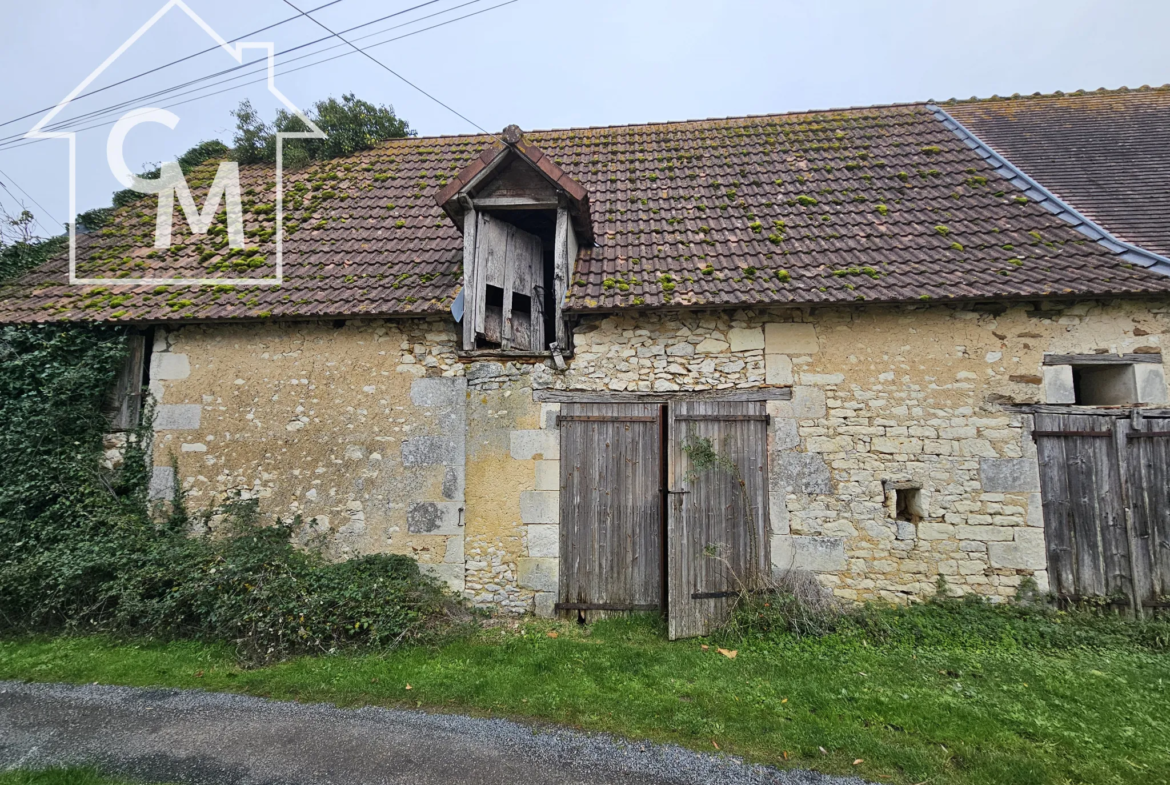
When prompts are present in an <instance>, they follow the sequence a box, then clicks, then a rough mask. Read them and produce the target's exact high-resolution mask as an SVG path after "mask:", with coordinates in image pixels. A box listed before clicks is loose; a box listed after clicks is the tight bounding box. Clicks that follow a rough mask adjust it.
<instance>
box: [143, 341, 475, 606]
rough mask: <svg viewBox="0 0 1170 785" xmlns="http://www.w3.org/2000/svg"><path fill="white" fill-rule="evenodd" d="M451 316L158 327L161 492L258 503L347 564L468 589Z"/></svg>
mask: <svg viewBox="0 0 1170 785" xmlns="http://www.w3.org/2000/svg"><path fill="white" fill-rule="evenodd" d="M454 346H455V334H454V330H453V326H452V325H450V324H448V323H447V321H445V320H433V321H425V320H404V321H399V322H392V323H386V322H380V321H379V322H374V321H369V322H352V321H351V322H348V323H345V324H344V325H343V326H334V324H333V323H330V322H313V323H296V324H288V323H286V324H259V325H257V324H247V325H244V324H239V325H227V324H225V325H192V326H186V327H182V328H179V329H176V330H172V331H163V330H162V329H159V330H157V331H156V337H155V341H154V346H153V351H152V355H151V363H150V365H151V368H150V378H151V392H152V393H153V395H154V397H155V399H156V401H157V402H158V409H157V413H156V418H155V423H154V428H155V432H156V433H155V440H154V463H155V469H154V476H153V481H152V483H151V495H152V497H154V498H156V499H168V498H170V497H171V495H172V490H173V488H174V483H175V481H176V477H175V475H174V471H173V469H172V462H175V463H177V465H178V478H177V479H178V481H179V482H180V483H181V486H182V489H183V491H184V493H185V494H186V499H187V503H188V504H189V506H190V508H191V509H192V510H200V509H212V508H214V507H216V506H217V505H221V504H222V503H223V502H225V501H227V500H230V499H232V498H245V499H247V498H256V499H259V500H260V503H261V508H262V510H263V511H264V513H265V514H267V515H270V516H283V517H285V518H289V517H292V516H296V515H300V516H302V517H303V518H304V520H305V525H304V527H303V528H302V530H301V532H300V534H301V536H303V537H306V538H307V537H308V536H310V535H312V534H323V535H325V537H326V541H327V542H328V543H329V548H330V550H331V551H332V552H333V553H334V555H336V556H338V557H346V556H350V555H354V554H363V553H376V552H391V553H404V554H409V555H411V556H414V557H416V558H417V559H418V560H419V562H420V563H421V564H423V565H424V567H425V568H426V569H428V570H429V571H431V572H433V573H435V574H437V575H440V576H441V577H443V578H444V579H446V580H447V581H448V582H449V583H450V584H451V586H452V587H454V588H456V589H458V590H462V588H463V532H464V492H465V466H466V462H465V458H464V454H465V450H466V445H465V441H466V436H467V427H466V421H467V412H466V410H467V394H466V386H467V381H466V379H464V378H463V366H462V365H461V364H460V363H459V362H457V360H456V359H455V356H454Z"/></svg>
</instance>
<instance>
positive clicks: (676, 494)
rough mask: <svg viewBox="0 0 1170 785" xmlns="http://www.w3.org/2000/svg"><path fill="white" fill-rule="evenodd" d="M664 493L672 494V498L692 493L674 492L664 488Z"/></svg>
mask: <svg viewBox="0 0 1170 785" xmlns="http://www.w3.org/2000/svg"><path fill="white" fill-rule="evenodd" d="M662 492H663V493H667V494H670V495H671V496H683V495H685V494H688V493H690V491H672V490H671V489H670V488H663V489H662Z"/></svg>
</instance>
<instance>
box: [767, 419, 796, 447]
mask: <svg viewBox="0 0 1170 785" xmlns="http://www.w3.org/2000/svg"><path fill="white" fill-rule="evenodd" d="M799 446H800V433H799V431H798V430H797V427H796V420H772V449H773V450H791V449H792V448H793V447H799Z"/></svg>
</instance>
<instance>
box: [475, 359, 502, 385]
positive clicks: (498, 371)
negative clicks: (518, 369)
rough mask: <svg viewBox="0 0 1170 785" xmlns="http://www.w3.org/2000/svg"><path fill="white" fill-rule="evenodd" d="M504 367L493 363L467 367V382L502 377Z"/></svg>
mask: <svg viewBox="0 0 1170 785" xmlns="http://www.w3.org/2000/svg"><path fill="white" fill-rule="evenodd" d="M503 375H504V366H503V365H501V364H500V363H495V362H481V363H472V364H471V365H469V366H467V380H468V381H477V380H479V379H490V378H492V377H493V376H503Z"/></svg>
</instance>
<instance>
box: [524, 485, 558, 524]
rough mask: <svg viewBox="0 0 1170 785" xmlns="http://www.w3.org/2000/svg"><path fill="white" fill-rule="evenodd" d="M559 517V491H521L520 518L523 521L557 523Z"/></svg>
mask: <svg viewBox="0 0 1170 785" xmlns="http://www.w3.org/2000/svg"><path fill="white" fill-rule="evenodd" d="M560 519H561V494H560V492H559V491H521V493H520V520H521V521H522V522H524V523H557V522H559V521H560Z"/></svg>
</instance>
